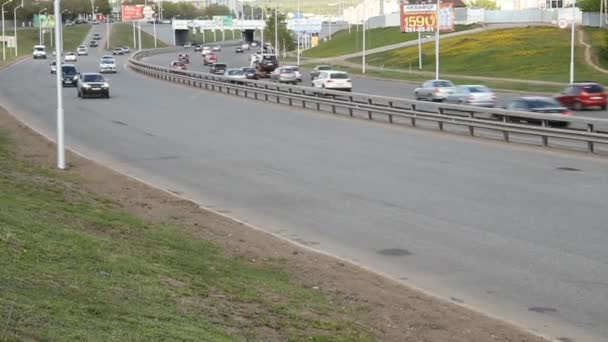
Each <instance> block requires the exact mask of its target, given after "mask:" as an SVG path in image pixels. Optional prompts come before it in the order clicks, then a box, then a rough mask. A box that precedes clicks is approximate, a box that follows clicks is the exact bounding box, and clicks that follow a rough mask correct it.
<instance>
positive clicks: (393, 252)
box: [378, 248, 412, 256]
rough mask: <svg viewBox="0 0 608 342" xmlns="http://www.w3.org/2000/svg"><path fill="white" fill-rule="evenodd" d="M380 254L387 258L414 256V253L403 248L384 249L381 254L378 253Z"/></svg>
mask: <svg viewBox="0 0 608 342" xmlns="http://www.w3.org/2000/svg"><path fill="white" fill-rule="evenodd" d="M378 254H380V255H385V256H407V255H412V253H411V252H410V251H408V250H407V249H403V248H388V249H383V250H381V251H380V252H378Z"/></svg>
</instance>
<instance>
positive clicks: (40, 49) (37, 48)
mask: <svg viewBox="0 0 608 342" xmlns="http://www.w3.org/2000/svg"><path fill="white" fill-rule="evenodd" d="M34 50H35V51H44V48H42V47H36V48H34Z"/></svg>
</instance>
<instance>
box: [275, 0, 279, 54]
mask: <svg viewBox="0 0 608 342" xmlns="http://www.w3.org/2000/svg"><path fill="white" fill-rule="evenodd" d="M278 9H279V4H278V3H277V4H275V6H274V53H275V54H276V55H277V58H279V27H278V26H279V19H278V15H279V13H278V12H279V11H278Z"/></svg>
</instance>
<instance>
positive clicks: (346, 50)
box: [303, 25, 478, 58]
mask: <svg viewBox="0 0 608 342" xmlns="http://www.w3.org/2000/svg"><path fill="white" fill-rule="evenodd" d="M477 27H478V26H477V25H456V31H465V30H470V29H473V28H477ZM423 37H424V34H423ZM417 39H418V33H401V31H400V29H399V27H382V28H375V29H371V30H367V32H366V33H365V46H366V48H367V49H373V48H377V47H381V46H386V45H392V44H398V43H403V42H407V41H411V40H417ZM362 44H363V30H362V26H361V25H358V26H357V25H353V26H352V27H351V30H350V33H349V32H348V29H347V30H342V31H338V32H336V33H335V34H334V35H333V36H332V39H331V40H328V41H325V42H321V43H320V44H319V46H317V47H314V48H312V49H309V50H306V51H305V52H304V54H303V56H304V57H306V58H323V57H335V56H342V55H347V54H350V53H355V52H360V51H361V49H362V47H363V46H362Z"/></svg>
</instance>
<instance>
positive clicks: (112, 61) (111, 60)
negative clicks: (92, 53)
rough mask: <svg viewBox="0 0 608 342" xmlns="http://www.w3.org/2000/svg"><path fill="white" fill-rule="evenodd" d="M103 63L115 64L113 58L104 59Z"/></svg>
mask: <svg viewBox="0 0 608 342" xmlns="http://www.w3.org/2000/svg"><path fill="white" fill-rule="evenodd" d="M101 64H114V60H113V59H102V60H101Z"/></svg>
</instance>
